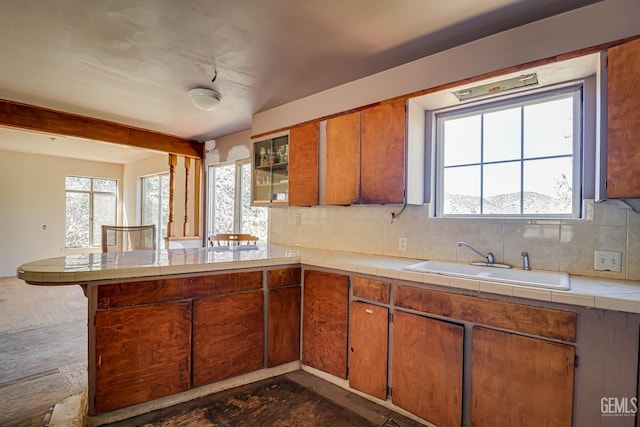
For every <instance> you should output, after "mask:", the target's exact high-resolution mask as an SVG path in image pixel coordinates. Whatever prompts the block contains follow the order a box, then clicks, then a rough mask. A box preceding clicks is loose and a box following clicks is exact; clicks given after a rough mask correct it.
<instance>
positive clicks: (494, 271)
mask: <svg viewBox="0 0 640 427" xmlns="http://www.w3.org/2000/svg"><path fill="white" fill-rule="evenodd" d="M403 270H408V271H416V272H419V273H431V274H441V275H444V276H453V277H462V278H466V279H476V280H483V281H487V282H495V283H506V284H510V285H517V286H527V287H532V288H542V289H553V290H558V291H567V290H569V289H571V279H570V278H569V275H568V274H567V273H562V272H555V271H540V270H518V269H515V268H514V269H503V268H492V267H481V266H475V265H469V264H463V263H459V262H446V261H423V262H419V263H417V264H411V265H408V266H406V267H403Z"/></svg>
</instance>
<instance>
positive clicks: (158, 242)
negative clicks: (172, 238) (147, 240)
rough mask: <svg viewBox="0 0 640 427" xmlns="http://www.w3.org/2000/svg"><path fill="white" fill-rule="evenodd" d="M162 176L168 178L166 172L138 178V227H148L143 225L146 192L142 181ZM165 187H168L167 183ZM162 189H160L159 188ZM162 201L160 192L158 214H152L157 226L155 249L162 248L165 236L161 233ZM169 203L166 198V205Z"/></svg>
mask: <svg viewBox="0 0 640 427" xmlns="http://www.w3.org/2000/svg"><path fill="white" fill-rule="evenodd" d="M162 176H166V177H169V173H168V172H161V173H156V174H152V175H146V176H142V177H140V225H148V224H144V218H145V200H146V192H145V188H146V186H145V185H144V180H145V179H147V178H154V177H158V178H161V177H162ZM160 182H161V183H162V179H160ZM167 185H169V184H168V183H167ZM161 189H162V187H161ZM167 191H168V187H167ZM163 201H164V199H163V198H162V191H160V200H159V203H158V208H159V209H160V210H159V211H158V212H154V216H157V218H156V219H157V220H158V224H159V226H157V227H156V229H157V230H156V231H157V232H156V247H157V248H162V247H163V240H164V238H165V237H166V236H164V235H163V233H162V202H163ZM168 203H169V198H168V197H167V204H168ZM164 225H165V226H167V227H168V225H167V224H164Z"/></svg>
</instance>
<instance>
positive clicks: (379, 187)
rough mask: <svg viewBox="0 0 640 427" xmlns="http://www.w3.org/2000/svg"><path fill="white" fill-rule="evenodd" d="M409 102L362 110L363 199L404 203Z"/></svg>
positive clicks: (366, 201)
mask: <svg viewBox="0 0 640 427" xmlns="http://www.w3.org/2000/svg"><path fill="white" fill-rule="evenodd" d="M405 128H406V119H405V102H404V101H399V102H394V103H393V104H383V105H379V106H377V107H373V108H368V109H366V110H364V111H363V112H362V146H361V150H362V163H361V168H362V172H361V176H362V182H361V187H362V203H372V204H373V203H380V204H384V203H403V202H404V191H405V185H404V184H405V182H404V178H405V154H404V150H405Z"/></svg>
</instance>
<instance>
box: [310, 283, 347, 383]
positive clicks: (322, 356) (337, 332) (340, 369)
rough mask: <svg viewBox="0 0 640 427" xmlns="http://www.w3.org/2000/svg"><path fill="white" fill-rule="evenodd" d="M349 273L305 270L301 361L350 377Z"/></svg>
mask: <svg viewBox="0 0 640 427" xmlns="http://www.w3.org/2000/svg"><path fill="white" fill-rule="evenodd" d="M348 311H349V277H348V276H345V275H342V274H333V273H324V272H320V271H311V270H307V271H305V272H304V297H303V317H302V319H303V320H302V363H304V364H305V365H308V366H311V367H312V368H316V369H320V370H321V371H324V372H328V373H330V374H332V375H335V376H337V377H340V378H343V379H346V378H347V321H348V317H347V316H348Z"/></svg>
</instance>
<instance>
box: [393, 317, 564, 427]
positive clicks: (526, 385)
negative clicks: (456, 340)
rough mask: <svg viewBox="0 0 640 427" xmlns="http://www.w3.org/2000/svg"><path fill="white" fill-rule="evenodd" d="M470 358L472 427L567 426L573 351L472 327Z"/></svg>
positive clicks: (562, 346) (537, 340)
mask: <svg viewBox="0 0 640 427" xmlns="http://www.w3.org/2000/svg"><path fill="white" fill-rule="evenodd" d="M471 353H472V354H471V424H472V425H473V426H478V427H482V426H492V427H501V426H504V427H509V426H523V427H525V426H532V427H537V426H571V425H572V408H573V380H574V360H575V348H574V347H573V346H571V345H567V344H561V343H555V342H551V341H546V340H542V339H537V338H531V337H526V336H522V335H517V334H512V333H508V332H502V331H496V330H491V329H487V328H483V327H478V326H476V327H474V328H473V332H472V350H471ZM394 397H395V396H394Z"/></svg>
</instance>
